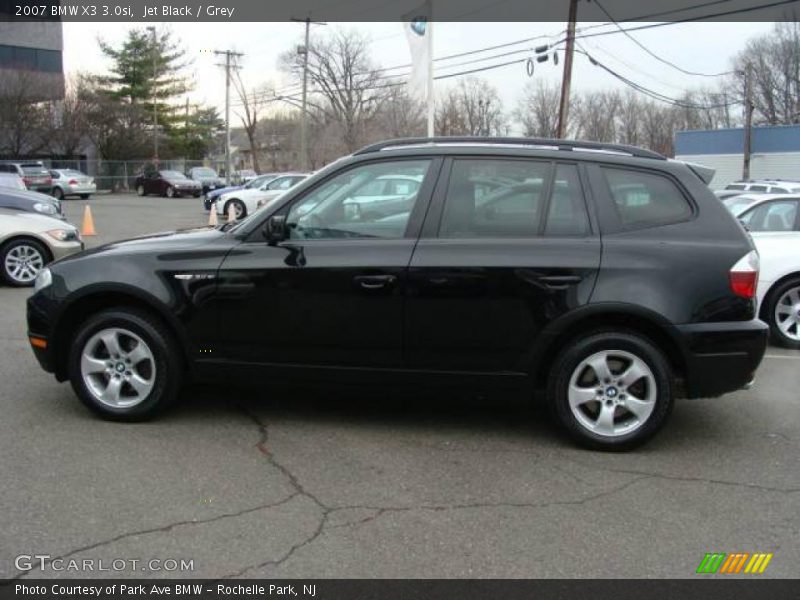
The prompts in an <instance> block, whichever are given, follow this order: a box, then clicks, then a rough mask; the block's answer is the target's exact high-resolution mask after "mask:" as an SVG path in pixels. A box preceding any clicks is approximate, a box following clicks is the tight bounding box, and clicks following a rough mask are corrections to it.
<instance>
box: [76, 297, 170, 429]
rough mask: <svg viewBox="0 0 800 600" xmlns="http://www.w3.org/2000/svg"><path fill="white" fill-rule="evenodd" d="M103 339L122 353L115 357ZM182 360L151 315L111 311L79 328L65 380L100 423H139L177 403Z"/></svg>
mask: <svg viewBox="0 0 800 600" xmlns="http://www.w3.org/2000/svg"><path fill="white" fill-rule="evenodd" d="M104 338H105V339H112V340H116V348H119V349H120V350H122V352H120V353H119V354H117V353H116V352H114V350H115V346H114V345H113V344H112V345H111V346H109V345H107V344H106V342H105V341H104ZM140 344H144V346H141V345H140ZM140 349H141V350H140ZM115 356H117V357H119V358H115ZM137 356H138V357H140V358H139V359H138V361H137ZM180 356H181V352H180V349H179V348H178V345H177V343H176V341H175V340H174V339H172V337H171V336H170V335H169V334H168V333H166V331H165V327H164V325H163V324H161V323H160V322H159V321H158V320H157V319H155V318H154V317H153V316H152V315H150V314H149V313H147V312H144V311H141V310H138V309H134V308H127V307H122V308H115V309H109V310H105V311H102V312H100V313H98V314H96V315H94V316H92V317H90V318H89V319H88V320H86V321H85V322H84V323H82V324H81V325H79V326H78V329H77V332H76V335H75V337H74V343H73V344H72V345H71V349H70V354H69V358H68V373H69V379H70V383H71V384H72V389H73V390H75V393H76V394H77V396H78V398H79V399H80V400H81V402H83V404H84V405H86V406H87V407H88V408H89V409H90V410H91V411H93V412H94V413H96V414H97V415H99V416H100V417H102V418H104V419H108V420H112V421H143V420H146V419H149V418H151V417H153V416H155V415H156V414H158V413H159V412H160V411H162V410H163V409H165V408H166V407H167V406H169V405H170V404H172V403H173V402H174V401H175V399H176V398H177V396H178V392H179V390H180V386H181V380H182V375H183V368H182V363H181V360H180V358H179V357H180ZM126 357H130V358H131V360H132V361H133V362H131V363H128V362H126V360H125V358H126ZM142 357H143V358H142ZM90 359H94V360H90ZM103 363H106V365H105V367H104V366H103ZM109 364H110V365H111V367H108V365H109ZM92 369H103V370H97V371H92ZM106 369H107V370H106ZM114 381H117V382H121V383H117V384H113V383H112V382H114ZM134 385H135V386H136V387H134Z"/></svg>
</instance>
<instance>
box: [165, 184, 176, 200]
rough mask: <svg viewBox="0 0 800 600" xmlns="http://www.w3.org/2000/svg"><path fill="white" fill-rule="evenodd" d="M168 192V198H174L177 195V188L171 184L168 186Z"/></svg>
mask: <svg viewBox="0 0 800 600" xmlns="http://www.w3.org/2000/svg"><path fill="white" fill-rule="evenodd" d="M166 194H167V198H174V197H175V188H174V187H172V186H169V187H168V188H167V192H166Z"/></svg>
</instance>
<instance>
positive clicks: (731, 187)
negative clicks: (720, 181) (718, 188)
mask: <svg viewBox="0 0 800 600" xmlns="http://www.w3.org/2000/svg"><path fill="white" fill-rule="evenodd" d="M725 189H726V190H744V184H743V183H731V184H730V185H727V186H725Z"/></svg>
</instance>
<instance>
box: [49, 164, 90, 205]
mask: <svg viewBox="0 0 800 600" xmlns="http://www.w3.org/2000/svg"><path fill="white" fill-rule="evenodd" d="M50 175H51V176H52V178H53V196H55V197H56V198H58V199H59V200H61V199H62V198H65V197H66V196H80V197H81V198H84V199H86V198H88V197H89V196H90V195H92V194H94V193H95V192H96V191H97V184H95V182H94V179H92V178H91V177H89V176H88V175H87V174H86V173H81V172H80V171H76V170H75V169H53V170H51V171H50Z"/></svg>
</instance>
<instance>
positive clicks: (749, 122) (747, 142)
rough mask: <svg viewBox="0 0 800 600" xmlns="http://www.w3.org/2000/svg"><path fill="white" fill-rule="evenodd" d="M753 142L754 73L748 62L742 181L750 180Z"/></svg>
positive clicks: (745, 68)
mask: <svg viewBox="0 0 800 600" xmlns="http://www.w3.org/2000/svg"><path fill="white" fill-rule="evenodd" d="M752 141H753V72H752V65H751V64H750V63H749V62H748V63H746V64H745V67H744V160H743V161H742V179H744V180H745V181H747V180H748V179H750V153H751V147H752Z"/></svg>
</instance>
